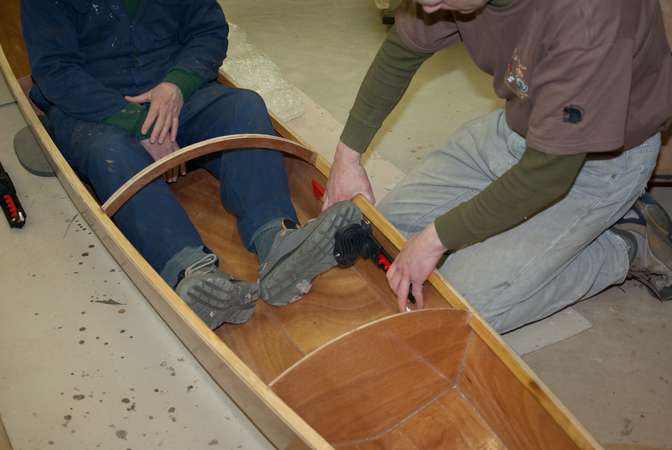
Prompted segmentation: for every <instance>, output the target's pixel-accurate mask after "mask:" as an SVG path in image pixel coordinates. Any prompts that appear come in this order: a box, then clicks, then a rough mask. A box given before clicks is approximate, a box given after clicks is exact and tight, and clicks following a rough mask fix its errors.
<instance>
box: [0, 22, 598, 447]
mask: <svg viewBox="0 0 672 450" xmlns="http://www.w3.org/2000/svg"><path fill="white" fill-rule="evenodd" d="M6 29H7V30H8V29H10V28H4V24H3V33H4V30H6ZM13 33H16V32H13ZM8 36H9V37H8ZM0 39H2V41H1V43H2V44H3V47H4V46H5V45H6V44H7V42H10V41H16V40H17V36H15V35H14V34H12V33H10V34H9V35H7V33H5V34H0ZM18 39H19V40H20V37H19V38H18ZM12 48H15V47H12ZM16 48H19V47H16ZM21 56H23V57H25V54H24V55H22V54H21V51H14V52H13V53H12V54H11V60H8V59H7V58H6V56H5V53H4V52H0V66H1V68H2V71H3V73H4V75H5V77H6V78H7V81H8V84H9V86H10V89H11V90H12V92H13V94H14V96H15V98H16V100H17V103H18V105H19V107H20V109H21V111H22V113H23V115H24V117H25V118H26V121H27V122H28V123H29V125H30V126H31V128H32V130H33V132H34V133H35V136H36V137H37V140H38V141H39V142H40V143H41V145H42V147H43V148H44V150H45V154H46V155H47V158H48V159H49V161H50V163H51V164H52V166H53V167H54V169H55V172H56V173H57V176H58V177H59V180H60V181H61V184H62V185H63V187H64V188H65V190H66V192H67V193H68V195H69V196H70V198H71V199H72V201H73V203H74V204H75V206H76V207H77V209H78V210H79V211H80V212H81V213H82V216H83V218H84V219H85V220H86V221H87V222H88V223H89V225H90V226H91V229H92V230H93V231H94V232H95V233H96V234H97V235H98V236H99V238H100V239H101V241H102V242H103V244H104V245H105V246H106V248H107V249H108V250H109V252H110V253H111V254H112V256H113V257H114V258H115V259H116V260H117V261H118V263H119V264H120V266H121V267H122V269H123V270H124V271H125V272H126V273H127V274H128V276H129V277H130V278H131V280H132V281H133V282H134V283H135V284H136V285H137V287H138V288H139V289H140V291H141V292H142V293H143V294H144V295H145V297H146V298H147V300H148V301H149V302H150V304H151V305H152V306H153V307H154V309H155V310H156V311H157V313H158V314H159V315H160V316H161V317H162V318H163V319H164V320H165V321H166V323H167V324H168V325H169V326H170V327H171V329H172V330H173V331H174V332H175V334H176V335H177V336H178V337H179V338H180V339H181V340H182V342H183V343H184V344H185V346H186V347H187V348H188V349H189V350H190V351H191V352H192V353H193V354H194V356H195V357H196V358H197V360H198V361H199V362H200V363H201V364H202V365H203V367H204V368H205V369H206V370H207V371H208V372H209V373H210V375H211V376H212V377H213V379H214V380H215V381H216V382H217V383H218V384H219V385H220V386H221V387H222V389H223V390H224V391H225V392H227V393H228V394H229V396H230V397H231V398H232V399H233V400H234V401H235V402H236V403H237V404H238V406H239V407H240V408H241V409H242V410H243V411H244V412H245V413H246V414H247V415H248V416H249V417H250V419H251V420H252V421H253V422H254V423H255V424H256V425H257V426H258V427H259V429H260V430H261V431H262V432H263V433H264V434H265V435H266V436H267V437H268V438H269V439H270V440H271V442H273V443H274V444H275V445H276V446H277V447H278V448H288V449H294V448H334V447H337V448H353V449H354V448H356V449H360V450H364V449H373V448H381V449H394V448H404V449H413V448H418V449H439V448H460V449H461V448H477V449H502V448H509V449H513V448H522V449H527V448H530V449H532V448H539V449H543V448H549V449H550V448H554V449H555V448H557V449H561V448H562V449H564V448H574V449H593V448H599V445H598V444H597V443H596V442H595V441H594V440H593V439H592V437H590V435H589V434H588V433H587V432H586V431H585V430H584V429H583V427H582V426H581V425H580V424H579V423H578V422H577V421H576V420H575V419H574V418H573V416H572V415H571V414H570V413H569V412H568V411H567V410H566V409H565V408H564V407H563V406H562V405H561V404H560V402H559V401H558V400H557V399H556V398H555V397H554V396H553V394H552V393H551V392H550V391H549V390H548V389H547V388H546V387H545V386H544V385H543V383H542V382H541V381H540V380H539V379H538V378H537V377H536V376H535V375H534V374H533V373H532V372H531V371H530V370H529V368H527V366H526V365H525V364H524V363H523V362H522V361H521V360H520V359H519V358H518V357H517V356H516V355H515V354H513V353H512V352H511V350H510V349H509V348H508V347H507V346H506V345H505V344H504V343H503V342H502V341H501V339H500V338H499V337H498V336H497V335H496V334H495V333H494V331H493V330H492V329H491V328H490V327H489V326H488V325H487V324H486V323H485V322H483V321H482V320H481V319H480V317H479V316H478V315H477V314H476V313H475V312H474V311H473V309H472V308H471V307H470V306H469V305H468V304H467V303H466V302H465V301H464V299H463V298H462V297H461V296H459V295H458V294H457V293H456V292H455V291H454V290H453V288H452V287H451V286H450V285H449V284H447V283H446V282H445V280H443V279H442V278H441V277H440V275H439V274H438V273H434V274H432V276H431V277H430V280H429V282H428V284H427V285H426V298H427V303H428V304H429V305H430V306H431V307H432V308H433V309H431V310H426V311H417V312H412V313H409V314H401V315H400V314H397V311H396V299H395V297H394V295H393V294H392V292H391V291H390V289H389V287H388V286H387V282H386V278H385V275H384V274H383V273H382V272H381V271H380V270H379V269H378V268H376V267H375V266H374V265H373V264H372V263H371V262H369V261H358V262H357V264H355V265H354V266H353V267H350V268H348V269H332V270H331V271H329V272H328V273H326V274H324V275H322V276H320V277H318V279H317V280H316V281H315V283H314V285H313V288H312V290H311V292H310V293H309V294H308V295H307V296H306V297H304V298H303V299H302V300H301V301H299V302H296V303H294V304H292V305H290V306H287V307H282V308H278V307H273V306H269V305H267V304H265V303H263V302H262V301H260V302H259V304H258V307H257V310H256V312H255V315H254V317H253V319H252V320H250V321H249V322H248V323H246V324H244V325H236V326H234V325H225V326H222V327H220V328H219V329H217V330H215V331H214V332H213V331H211V330H209V329H208V328H207V327H206V326H205V325H204V324H203V323H202V322H201V320H200V319H199V318H198V317H197V316H196V315H195V314H194V313H193V312H192V311H191V310H190V309H189V308H188V307H187V305H186V304H185V303H184V302H183V301H182V300H181V299H180V298H179V296H177V295H176V294H175V292H174V291H173V290H172V289H171V288H170V287H169V286H168V285H166V283H165V282H164V281H163V280H162V279H161V277H160V276H159V275H158V274H157V273H156V272H155V271H154V270H153V269H152V268H151V266H150V265H149V264H148V263H147V261H145V260H144V258H143V257H142V256H141V255H140V254H139V253H138V251H137V250H136V249H135V248H134V247H133V246H132V245H131V244H130V242H129V241H128V240H127V239H126V237H125V236H124V235H123V234H122V233H121V232H120V230H119V229H118V228H117V227H116V226H115V225H114V223H113V221H112V220H111V218H110V216H111V215H112V214H113V213H114V211H115V208H118V207H119V206H120V205H121V204H123V201H125V199H127V198H128V197H130V195H132V193H133V189H134V186H130V188H129V189H128V190H124V191H123V192H118V195H115V196H114V198H113V199H112V200H113V201H112V202H111V203H106V204H105V205H100V204H99V203H98V202H97V201H96V199H94V198H93V197H92V196H91V194H90V193H89V191H88V190H87V189H86V188H85V187H84V186H83V184H82V183H81V182H80V180H78V178H77V177H76V175H75V173H74V171H73V170H72V169H71V168H70V167H69V165H68V164H67V162H66V161H65V159H64V158H63V157H62V155H61V154H60V152H59V150H58V148H57V147H56V146H55V144H54V142H53V141H52V139H51V138H50V136H49V135H48V133H47V132H46V130H45V129H44V127H43V126H42V124H41V122H40V121H39V119H38V118H37V116H36V114H35V111H34V110H33V108H32V107H31V104H30V103H29V101H28V99H27V98H26V96H25V95H24V93H23V90H22V88H21V87H20V86H19V84H18V83H17V81H16V76H15V74H19V75H21V74H22V72H24V71H25V67H22V66H21V64H22V63H21V60H22V58H21ZM276 125H277V127H276V128H277V129H278V130H279V132H281V133H283V135H285V137H289V138H294V137H293V136H291V130H289V129H288V128H286V127H285V126H284V125H282V124H280V123H279V122H277V121H276ZM253 138H254V139H257V141H255V142H259V139H262V141H263V140H264V139H265V138H263V137H259V136H257V137H253ZM241 139H243V141H244V142H247V143H248V144H249V143H250V142H251V141H249V140H248V141H245V139H246V138H245V137H242V138H241ZM248 139H252V137H248ZM264 142H266V141H264ZM221 144H222V143H221V142H208V143H205V144H204V145H203V146H201V147H200V148H194V149H192V150H193V151H194V152H196V151H203V150H204V149H206V147H207V146H209V147H208V148H210V149H211V150H212V149H216V148H215V146H217V145H221ZM229 144H231V142H228V144H227V145H229ZM266 145H271V147H270V148H275V147H273V146H272V145H280V146H284V147H283V150H284V151H290V153H292V152H293V153H292V154H287V155H286V156H285V162H286V167H287V171H288V174H289V180H290V190H291V193H292V200H293V202H294V205H295V207H296V209H297V212H298V214H299V216H300V218H301V219H302V220H306V219H308V218H311V217H315V216H316V215H317V214H319V211H320V202H319V200H318V199H316V198H315V196H314V195H313V192H312V183H313V181H317V182H319V183H325V181H326V176H327V174H328V169H329V167H328V164H327V163H326V162H325V161H324V160H322V159H321V158H320V157H318V156H317V155H316V154H314V153H313V152H311V151H310V150H308V149H305V148H302V147H300V146H297V145H296V144H294V143H292V142H290V141H286V142H284V143H278V142H277V141H273V142H270V143H267V144H266ZM196 147H199V146H196ZM213 151H214V150H213ZM175 155H176V154H174V155H173V156H175ZM189 155H190V154H189V152H188V151H186V150H185V152H184V153H180V154H179V155H177V157H176V158H174V159H173V160H170V158H172V156H169V157H167V158H166V159H164V160H162V161H160V162H158V163H157V164H158V166H156V167H154V169H156V170H155V171H154V172H151V171H150V172H147V173H144V174H141V175H140V176H139V180H137V181H138V182H146V181H148V180H150V181H151V179H153V177H155V176H157V175H158V174H159V173H160V172H159V170H160V169H162V168H164V169H165V167H168V166H170V165H171V164H177V163H179V162H181V161H182V160H185V159H187V158H188V157H189ZM180 158H183V159H180ZM135 187H137V186H135ZM173 191H174V193H175V195H176V197H177V198H178V200H179V201H180V202H181V203H182V205H183V206H184V208H185V210H186V211H187V213H188V215H189V216H190V218H191V219H192V221H193V222H194V223H195V225H196V226H197V228H198V230H199V232H200V233H201V234H202V236H203V239H204V241H205V243H206V244H207V245H208V246H209V247H210V248H211V249H212V250H213V251H215V252H216V253H217V254H218V255H219V256H220V260H221V269H222V270H225V271H227V272H230V273H232V274H234V275H236V276H238V277H240V278H244V279H247V280H255V279H256V278H257V264H258V263H257V260H256V257H255V256H254V255H253V254H252V253H250V252H249V251H248V250H247V249H245V248H244V246H243V245H242V243H241V241H240V238H239V236H238V232H237V227H236V221H235V218H234V217H233V216H231V215H230V214H229V213H228V212H227V211H225V210H224V208H223V207H221V204H220V202H219V201H218V198H219V185H218V182H217V180H216V179H215V178H214V177H212V176H211V175H210V174H208V173H206V172H204V171H202V170H197V171H193V172H191V173H190V174H188V176H186V177H184V178H182V179H181V180H180V181H179V182H178V183H177V184H175V185H174V186H173ZM355 203H356V204H357V206H358V207H359V208H360V209H361V210H362V213H363V215H364V217H365V218H366V219H367V220H368V221H370V222H371V223H372V225H373V227H374V234H375V236H376V238H377V239H378V240H379V242H380V243H381V244H382V245H383V246H384V247H385V248H386V250H387V251H388V252H389V253H390V254H392V255H395V254H396V253H398V251H399V248H400V247H401V246H402V245H403V238H402V237H401V235H400V234H399V233H398V232H397V231H396V230H395V229H394V228H392V227H391V226H390V224H389V223H388V222H387V221H386V220H385V219H384V218H383V217H382V216H381V215H380V214H379V212H378V211H377V210H376V209H375V208H374V207H372V206H371V205H369V204H368V203H367V202H366V201H365V200H364V199H363V198H361V197H359V198H356V199H355ZM491 372H492V373H496V374H497V377H498V379H501V380H504V381H501V383H502V384H501V385H500V384H496V383H494V385H495V386H496V387H497V388H496V389H491V387H490V385H491V384H493V383H490V381H491V380H489V378H488V377H490V376H492V375H491ZM540 429H543V430H545V429H550V430H553V431H552V432H551V433H548V434H546V433H542V432H539V431H538V430H540ZM521 435H523V436H528V435H529V436H532V437H531V438H526V437H521ZM535 445H536V447H534V446H535Z"/></svg>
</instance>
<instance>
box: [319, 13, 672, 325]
mask: <svg viewBox="0 0 672 450" xmlns="http://www.w3.org/2000/svg"><path fill="white" fill-rule="evenodd" d="M395 23H396V25H395V27H394V28H393V29H392V30H391V32H390V33H389V34H388V36H387V39H386V40H385V42H384V43H383V45H382V47H381V49H380V51H379V53H378V55H377V56H376V58H375V59H374V61H373V63H372V65H371V68H370V69H369V73H368V74H367V76H366V77H365V79H364V81H363V83H362V86H361V88H360V91H359V94H358V96H357V99H356V100H355V104H354V106H353V108H352V111H351V112H350V116H349V118H348V120H347V123H346V126H345V128H344V130H343V134H342V135H341V141H340V143H339V144H338V147H337V151H336V155H335V159H334V165H333V166H332V169H331V175H330V180H329V182H328V185H327V198H328V200H329V201H327V202H326V203H325V205H326V206H328V205H330V204H331V202H334V201H340V200H343V199H348V198H351V197H352V196H353V195H354V194H356V193H360V192H361V193H363V194H364V195H365V196H367V197H368V198H369V200H370V201H373V195H372V191H371V185H370V182H369V179H368V176H367V174H366V172H365V170H364V168H363V167H362V166H361V164H360V154H361V153H363V152H364V151H365V150H366V148H367V147H368V145H369V143H370V142H371V140H372V138H373V136H374V135H375V133H376V131H377V130H378V129H379V127H380V126H381V124H382V122H383V120H384V119H385V117H386V116H387V115H388V114H389V112H390V111H391V110H392V109H393V108H394V106H395V104H396V103H397V101H398V100H399V99H400V98H401V96H402V95H403V93H404V91H405V89H406V87H407V86H408V84H409V82H410V80H411V79H412V77H413V75H414V74H415V72H416V71H417V69H418V68H419V67H420V66H421V64H422V63H423V62H424V61H425V60H427V58H429V57H430V56H431V55H432V54H434V53H435V52H437V51H439V50H440V49H442V48H444V47H447V46H450V45H453V44H456V43H458V42H464V45H465V47H466V49H467V51H468V52H469V54H470V55H471V57H472V58H473V59H474V61H475V63H476V64H477V65H478V66H479V67H480V68H481V69H483V70H484V71H486V72H487V73H489V74H491V75H493V76H494V88H495V91H496V93H497V95H498V96H499V97H501V98H502V99H504V100H505V102H506V106H505V109H499V110H496V111H494V112H492V113H490V114H487V115H485V116H483V117H481V118H479V119H476V120H474V121H472V122H469V123H468V124H466V125H464V127H463V128H462V129H461V130H459V131H457V132H456V133H455V134H454V136H453V137H452V138H451V139H450V140H449V141H448V142H447V144H446V145H445V146H444V147H442V148H441V149H439V150H437V151H436V152H434V153H432V154H430V155H428V156H427V157H426V158H425V159H424V161H423V162H421V163H420V164H419V165H418V166H417V167H416V168H415V169H414V170H413V171H412V172H411V173H409V174H408V175H407V176H406V178H405V179H404V180H403V181H402V182H401V183H400V184H399V185H397V186H396V187H395V189H394V190H393V191H392V192H391V193H389V194H388V195H387V196H386V197H385V199H384V200H383V201H382V202H381V204H380V205H379V208H380V210H381V212H382V213H383V214H384V215H385V216H386V217H387V218H388V219H389V220H390V221H391V222H392V224H394V225H395V226H396V227H397V228H399V230H400V231H401V232H402V233H403V234H405V235H406V236H407V237H408V238H409V240H408V241H407V243H406V244H405V246H404V248H403V249H402V251H401V253H400V254H399V256H398V257H397V258H396V260H395V262H394V264H393V265H392V266H391V268H390V270H389V272H388V281H389V284H390V286H391V287H392V289H393V290H394V291H395V292H396V293H397V296H398V301H399V306H400V308H402V309H403V308H404V307H405V306H406V302H407V300H406V297H407V295H406V294H407V292H409V290H410V291H411V292H412V293H413V294H414V296H415V298H416V299H417V301H418V304H419V305H422V302H423V298H422V285H423V282H424V281H425V280H426V279H427V277H428V275H429V274H430V273H431V271H432V270H434V268H435V267H436V266H437V264H438V263H439V262H440V261H441V266H440V268H439V271H440V272H441V274H442V275H443V276H444V277H445V278H446V279H447V280H448V281H450V282H451V283H452V284H453V286H455V288H456V289H457V290H458V291H459V292H460V293H462V294H463V295H464V296H465V298H466V299H467V300H468V301H469V302H470V303H471V304H472V305H473V306H474V307H475V308H476V309H477V310H478V311H479V312H480V313H481V314H482V315H483V317H484V318H485V319H486V320H487V321H489V322H490V324H491V325H492V326H493V327H494V328H495V329H497V330H498V331H500V332H506V331H509V330H512V329H515V328H517V327H520V326H522V325H524V324H527V323H529V322H532V321H535V320H539V319H542V318H544V317H546V316H549V315H550V314H552V313H554V312H556V311H559V310H561V309H562V308H564V307H566V306H567V305H571V304H573V303H575V302H577V301H579V300H582V299H586V298H588V297H590V296H593V295H595V294H597V293H598V292H600V291H602V290H603V289H605V288H607V287H608V286H611V285H613V284H618V283H622V282H623V281H624V280H625V279H626V277H627V276H631V277H634V278H637V279H639V280H642V281H644V282H645V283H646V284H647V286H649V287H650V288H651V289H652V290H653V291H654V293H655V294H656V295H657V296H659V297H660V298H662V299H668V300H670V299H672V240H671V232H672V222H671V221H670V217H669V216H668V214H667V213H666V212H665V210H664V209H663V208H662V207H661V206H660V205H659V204H657V203H656V202H655V200H654V199H653V198H652V197H651V196H650V195H649V194H645V195H644V196H642V194H643V193H644V190H645V188H646V185H647V182H648V180H649V177H650V176H651V173H652V171H653V169H654V167H655V165H656V159H657V156H658V153H659V150H660V147H661V131H662V130H664V129H665V127H666V126H669V125H670V118H671V117H672V55H671V54H670V47H669V45H668V42H667V41H666V37H665V30H664V27H663V20H662V18H661V10H660V5H659V3H658V0H642V1H637V2H632V1H628V0H591V1H576V0H490V1H488V0H416V1H409V0H406V1H405V2H404V3H403V4H402V5H401V6H400V7H399V8H398V9H397V12H396V20H395ZM449 92H450V89H448V90H447V94H446V99H447V101H449V99H448V97H449ZM633 205H634V208H632V207H633ZM631 208H632V209H631ZM624 215H625V217H624ZM623 217H624V218H623ZM621 218H623V219H622V220H621ZM446 252H450V254H449V256H448V257H447V258H446V259H445V260H444V257H445V253H446Z"/></svg>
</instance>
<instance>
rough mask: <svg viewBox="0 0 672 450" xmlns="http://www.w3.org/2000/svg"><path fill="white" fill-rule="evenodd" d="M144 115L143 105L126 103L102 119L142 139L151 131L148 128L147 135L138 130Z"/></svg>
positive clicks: (145, 110) (145, 111)
mask: <svg viewBox="0 0 672 450" xmlns="http://www.w3.org/2000/svg"><path fill="white" fill-rule="evenodd" d="M146 117H147V109H146V108H145V107H144V106H142V105H138V104H137V103H126V106H124V107H123V108H121V109H120V110H119V111H117V112H116V113H114V114H112V115H111V116H110V117H108V118H107V119H105V120H103V123H106V124H108V125H114V126H116V127H119V128H123V129H124V130H126V131H128V132H129V133H132V134H133V135H135V136H137V137H138V138H139V139H142V138H146V137H147V136H149V134H150V133H151V130H150V131H149V133H147V135H145V136H143V135H142V133H141V131H140V130H141V128H142V124H143V123H144V121H145V118H146Z"/></svg>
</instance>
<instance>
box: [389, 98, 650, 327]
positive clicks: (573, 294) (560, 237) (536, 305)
mask: <svg viewBox="0 0 672 450" xmlns="http://www.w3.org/2000/svg"><path fill="white" fill-rule="evenodd" d="M660 145H661V143H660V135H655V136H653V137H651V138H650V139H648V140H647V141H646V142H645V143H643V144H642V145H640V146H639V147H636V148H633V149H630V150H628V151H624V152H621V153H614V154H611V153H610V154H605V155H594V156H590V157H589V158H588V160H587V161H586V163H585V165H584V166H583V168H582V169H581V172H580V173H579V176H578V177H577V180H576V182H575V183H574V186H573V187H572V189H571V190H570V192H569V194H568V195H567V196H566V197H565V198H564V199H563V200H561V201H560V202H558V203H556V204H554V205H553V206H551V207H549V208H547V209H546V210H544V211H542V212H540V213H539V214H537V215H535V216H533V217H531V218H530V219H529V220H527V221H526V222H524V223H522V224H521V225H519V226H517V227H515V228H512V229H511V230H508V231H506V232H504V233H501V234H499V235H496V236H493V237H491V238H489V239H487V240H485V241H484V242H481V243H479V244H476V245H472V246H470V247H467V248H465V249H463V250H460V251H457V252H455V253H453V254H452V255H450V256H449V257H448V258H447V260H446V262H445V263H444V264H443V265H442V266H441V267H440V269H439V270H440V272H441V274H442V275H443V276H444V277H445V278H446V279H447V280H448V281H449V282H450V283H451V284H452V285H453V286H454V287H455V288H456V289H457V290H458V292H460V293H461V294H462V295H463V296H464V297H465V298H466V299H467V301H468V302H469V303H470V304H471V305H472V306H473V307H474V308H476V309H477V310H478V311H479V312H480V314H481V315H482V316H483V317H484V318H485V319H486V320H487V321H488V322H489V323H490V324H491V325H492V326H493V327H494V328H495V329H496V330H497V331H499V332H505V331H509V330H512V329H515V328H518V327H520V326H522V325H525V324H526V323H530V322H533V321H536V320H539V319H542V318H544V317H546V316H549V315H551V314H553V313H554V312H557V311H559V310H560V309H562V308H564V307H566V306H568V305H571V304H573V303H575V302H577V301H579V300H583V299H586V298H588V297H590V296H592V295H595V294H597V293H598V292H600V291H602V290H603V289H605V288H607V287H608V286H611V285H612V284H617V283H622V282H623V281H624V280H625V276H626V275H627V272H628V265H629V261H628V254H627V248H626V244H625V242H624V241H623V240H622V239H621V238H619V237H618V236H617V235H616V234H614V233H612V232H610V231H609V227H611V225H613V224H614V223H615V222H616V221H617V220H619V219H620V218H621V217H623V215H625V213H626V212H627V211H628V210H629V209H630V208H631V207H632V205H633V204H634V202H635V201H636V200H637V198H638V197H639V196H640V195H641V194H642V193H643V192H644V189H645V187H646V184H647V181H648V179H649V177H650V176H651V173H652V171H653V168H654V166H655V164H656V159H657V156H658V152H659V150H660ZM525 148H526V144H525V139H524V138H522V137H521V136H520V135H518V134H516V133H515V132H513V131H512V130H511V129H510V128H509V127H508V125H507V124H506V119H505V117H504V112H503V111H502V110H498V111H494V112H492V113H490V114H488V115H486V116H483V117H481V118H479V119H476V120H474V121H472V122H470V123H467V124H466V125H464V126H463V127H462V128H461V129H460V130H459V131H457V132H456V133H455V135H454V136H453V137H452V138H451V139H450V141H449V142H448V144H447V145H446V146H445V147H444V148H441V149H439V150H437V151H435V152H434V153H432V154H430V155H428V156H427V157H426V158H425V159H424V160H423V161H422V162H421V163H420V164H419V166H418V167H417V168H415V169H414V170H413V171H412V172H411V173H409V174H408V175H407V176H406V178H405V179H404V180H403V181H402V182H401V183H400V184H399V185H398V186H397V187H396V188H395V189H394V190H393V191H392V192H390V193H389V194H388V195H387V196H386V197H385V198H384V199H383V200H382V201H381V203H380V205H379V208H380V210H381V211H382V213H383V214H384V215H385V216H386V217H387V218H388V219H389V220H390V221H391V222H392V223H393V224H394V225H395V226H396V227H397V228H398V229H399V230H400V231H401V232H402V233H403V234H404V235H405V236H410V235H412V234H415V233H417V232H419V231H421V230H422V229H423V228H424V227H425V226H427V225H428V224H429V223H431V222H433V221H434V219H436V218H437V217H438V216H440V215H441V214H443V213H445V212H446V211H449V210H450V209H452V208H454V207H455V206H457V205H459V204H460V203H462V202H464V201H467V200H469V199H470V198H471V197H473V196H475V195H476V194H478V193H479V192H480V191H482V190H483V189H484V188H485V187H487V186H488V185H489V184H490V183H492V182H493V181H494V180H496V179H497V178H499V177H500V176H502V174H504V172H506V171H507V170H508V169H509V168H510V167H511V166H513V165H514V164H516V163H517V162H518V161H519V160H520V158H521V157H522V155H523V152H524V151H525Z"/></svg>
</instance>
